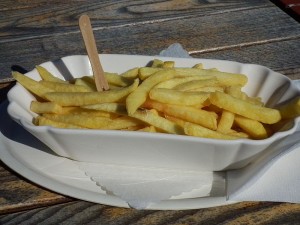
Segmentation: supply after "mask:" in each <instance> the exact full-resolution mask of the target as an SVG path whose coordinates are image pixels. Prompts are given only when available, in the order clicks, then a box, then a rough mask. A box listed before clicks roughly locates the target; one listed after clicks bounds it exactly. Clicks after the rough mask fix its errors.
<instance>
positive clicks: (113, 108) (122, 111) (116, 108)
mask: <svg viewBox="0 0 300 225" xmlns="http://www.w3.org/2000/svg"><path fill="white" fill-rule="evenodd" d="M82 108H84V109H93V110H101V111H105V112H110V113H117V114H119V115H127V110H126V105H125V104H123V103H116V102H110V103H100V104H94V105H86V106H82Z"/></svg>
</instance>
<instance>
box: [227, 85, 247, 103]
mask: <svg viewBox="0 0 300 225" xmlns="http://www.w3.org/2000/svg"><path fill="white" fill-rule="evenodd" d="M224 92H225V93H226V94H229V95H231V96H233V97H235V98H240V99H243V100H246V99H247V95H246V93H244V92H242V86H240V85H234V86H227V87H226V88H225V90H224Z"/></svg>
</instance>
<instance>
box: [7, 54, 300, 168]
mask: <svg viewBox="0 0 300 225" xmlns="http://www.w3.org/2000/svg"><path fill="white" fill-rule="evenodd" d="M100 58H101V62H102V64H103V68H104V70H105V71H107V72H116V73H122V72H125V71H126V70H128V69H131V68H133V67H140V66H145V65H147V63H148V62H149V61H151V60H153V59H154V58H159V59H162V60H172V61H175V63H176V67H192V66H193V65H195V64H196V63H203V65H204V68H217V69H219V70H220V71H223V72H233V73H243V74H245V75H247V77H248V80H249V81H248V84H247V85H246V86H245V87H244V91H245V92H246V93H247V94H249V95H250V96H259V97H261V98H262V99H263V101H264V102H266V104H267V106H270V107H272V106H274V105H276V104H279V103H282V102H284V101H287V100H289V99H291V98H293V97H295V96H299V95H300V91H299V89H298V88H297V87H296V85H294V84H293V82H292V81H291V80H290V79H288V78H287V77H285V76H284V75H282V74H279V73H276V72H274V71H272V70H270V69H268V68H266V67H264V66H260V65H252V64H241V63H238V62H231V61H223V60H210V59H192V58H167V57H153V56H135V55H109V54H108V55H100ZM41 65H42V66H44V67H45V68H46V69H48V70H49V71H50V72H52V73H53V74H54V75H56V76H58V77H61V78H64V79H70V78H71V77H81V76H84V75H90V74H92V70H91V66H90V64H89V60H88V57H87V56H84V55H75V56H67V57H64V58H62V59H60V60H57V61H54V62H46V63H43V64H41ZM26 75H28V76H29V77H31V78H33V79H37V80H38V79H40V78H39V75H38V73H37V71H36V70H33V71H31V72H29V73H27V74H26ZM8 99H9V101H10V104H9V107H8V112H9V115H10V116H11V117H12V118H13V119H14V120H16V121H17V122H19V123H20V124H21V125H22V126H23V127H24V128H25V129H26V130H27V131H29V132H30V133H31V134H33V135H34V136H36V137H37V138H38V139H40V140H41V141H42V142H44V143H45V144H46V145H48V146H49V147H50V148H51V149H52V150H53V151H54V152H55V153H56V154H58V155H60V156H62V157H67V158H70V159H74V160H78V161H86V162H99V163H115V164H123V165H130V166H134V165H136V166H149V167H165V168H182V169H193V170H209V171H220V170H227V169H236V168H241V167H243V166H245V165H247V164H248V163H250V162H251V161H252V160H255V159H257V157H259V156H260V154H262V153H263V152H265V151H271V150H272V149H271V147H269V146H271V145H272V144H274V143H278V142H280V140H281V139H282V138H284V137H285V136H287V135H290V134H292V133H294V132H295V131H296V129H297V126H298V124H299V123H300V118H297V119H295V120H294V121H291V122H290V126H289V129H286V130H284V131H281V132H277V133H275V134H274V135H272V136H271V137H269V138H267V139H264V140H248V139H239V140H215V139H208V138H198V137H189V136H182V135H171V134H160V133H144V132H131V131H111V130H110V131H108V130H79V129H58V128H53V127H48V126H40V127H38V126H34V125H33V124H32V119H33V117H34V116H35V114H34V113H32V112H31V111H30V109H29V106H30V102H31V101H32V100H34V97H33V96H32V95H31V94H30V93H29V92H28V91H27V90H25V89H24V88H23V87H22V86H21V85H19V84H17V85H16V86H15V87H13V88H12V89H11V90H10V92H9V93H8Z"/></svg>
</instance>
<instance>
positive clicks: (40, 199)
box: [0, 161, 72, 224]
mask: <svg viewBox="0 0 300 225" xmlns="http://www.w3.org/2000/svg"><path fill="white" fill-rule="evenodd" d="M0 193H1V195H0V214H4V213H11V212H17V211H22V210H25V209H26V210H28V209H32V208H38V207H43V206H46V205H53V204H58V203H65V202H69V201H72V199H71V198H68V197H65V196H62V195H58V194H57V193H54V192H51V191H49V190H46V189H44V188H41V187H39V186H38V185H36V184H33V183H32V182H30V181H28V180H27V179H24V178H23V177H21V176H20V175H17V174H16V173H14V172H12V171H11V170H10V169H9V168H7V167H6V166H5V165H3V163H2V162H1V161H0ZM0 224H1V222H0Z"/></svg>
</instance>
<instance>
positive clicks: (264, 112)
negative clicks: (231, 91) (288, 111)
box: [210, 92, 281, 124]
mask: <svg viewBox="0 0 300 225" xmlns="http://www.w3.org/2000/svg"><path fill="white" fill-rule="evenodd" d="M210 101H211V103H212V104H214V105H216V106H218V107H219V108H222V109H225V110H227V111H230V112H233V113H235V114H238V115H241V116H244V117H246V118H249V119H253V120H257V121H259V122H262V123H266V124H273V123H276V122H278V121H279V120H280V119H281V116H280V112H279V111H278V110H277V109H271V108H267V107H263V106H259V105H255V104H252V103H249V102H247V101H245V100H242V99H238V98H235V97H233V96H231V95H228V94H226V93H222V92H214V93H211V95H210Z"/></svg>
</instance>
